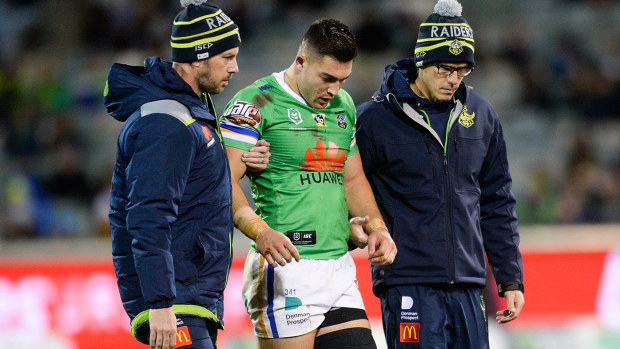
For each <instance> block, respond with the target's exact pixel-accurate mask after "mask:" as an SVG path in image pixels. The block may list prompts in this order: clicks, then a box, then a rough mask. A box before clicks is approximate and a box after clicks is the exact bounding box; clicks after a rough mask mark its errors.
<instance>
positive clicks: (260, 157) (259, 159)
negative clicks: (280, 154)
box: [241, 139, 271, 172]
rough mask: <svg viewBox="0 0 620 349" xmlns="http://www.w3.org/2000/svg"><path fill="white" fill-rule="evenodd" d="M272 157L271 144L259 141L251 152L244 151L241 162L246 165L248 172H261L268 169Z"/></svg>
mask: <svg viewBox="0 0 620 349" xmlns="http://www.w3.org/2000/svg"><path fill="white" fill-rule="evenodd" d="M270 157H271V153H270V152H269V142H267V141H266V140H264V139H259V140H258V142H256V145H255V146H254V147H252V148H251V149H250V150H249V151H243V154H242V155H241V161H243V162H244V163H245V165H246V167H247V170H248V171H250V172H260V171H263V170H265V169H266V168H267V165H268V164H269V158H270Z"/></svg>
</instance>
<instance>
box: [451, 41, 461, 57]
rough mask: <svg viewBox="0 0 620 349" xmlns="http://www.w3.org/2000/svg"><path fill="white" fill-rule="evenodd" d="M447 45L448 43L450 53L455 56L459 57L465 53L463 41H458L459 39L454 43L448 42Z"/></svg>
mask: <svg viewBox="0 0 620 349" xmlns="http://www.w3.org/2000/svg"><path fill="white" fill-rule="evenodd" d="M447 43H448V46H450V48H449V49H448V51H450V53H452V54H453V55H455V56H458V55H459V54H460V53H461V52H463V42H462V41H458V40H457V39H454V41H447Z"/></svg>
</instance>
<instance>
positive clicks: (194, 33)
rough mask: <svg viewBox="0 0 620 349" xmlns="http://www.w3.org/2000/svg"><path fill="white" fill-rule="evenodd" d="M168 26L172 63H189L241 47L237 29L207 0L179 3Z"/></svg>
mask: <svg viewBox="0 0 620 349" xmlns="http://www.w3.org/2000/svg"><path fill="white" fill-rule="evenodd" d="M181 5H182V6H183V7H184V8H183V10H181V12H179V14H178V15H177V16H176V17H175V19H174V22H173V23H172V35H171V36H170V46H171V47H172V61H174V62H181V63H190V62H193V61H198V60H202V59H207V58H209V57H213V56H214V55H216V54H218V53H220V52H223V51H226V50H229V49H231V48H233V47H238V46H240V45H241V36H240V35H239V27H238V26H237V25H236V24H235V22H233V20H232V19H231V18H230V17H228V16H227V15H226V14H225V13H224V12H223V11H222V10H221V9H220V8H219V7H217V6H216V5H213V4H210V3H208V2H207V0H181Z"/></svg>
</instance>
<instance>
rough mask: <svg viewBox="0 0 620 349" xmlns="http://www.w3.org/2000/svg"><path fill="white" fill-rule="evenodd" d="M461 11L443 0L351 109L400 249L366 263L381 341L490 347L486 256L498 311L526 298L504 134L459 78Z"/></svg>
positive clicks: (463, 65) (465, 62)
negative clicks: (409, 53) (409, 49)
mask: <svg viewBox="0 0 620 349" xmlns="http://www.w3.org/2000/svg"><path fill="white" fill-rule="evenodd" d="M461 11H462V7H461V5H460V4H459V3H458V2H457V1H456V0H439V1H438V2H437V5H436V6H435V10H434V13H432V14H431V15H430V16H429V17H428V18H427V19H426V21H425V22H423V23H422V24H421V25H420V32H419V35H418V40H417V43H416V47H415V57H413V58H408V59H403V60H400V61H398V62H396V63H394V64H392V65H390V66H387V67H386V68H385V71H384V75H383V76H384V80H383V83H382V85H381V87H380V88H379V90H378V91H377V92H376V93H375V95H374V96H373V97H372V100H371V101H368V102H366V103H363V104H362V105H360V106H358V108H357V115H358V120H357V142H358V147H359V152H360V155H361V157H362V164H363V167H364V171H365V173H366V177H367V178H368V181H369V182H370V184H371V187H372V189H373V191H374V194H375V197H376V200H377V204H378V205H379V209H380V210H381V213H382V215H383V218H384V220H385V223H386V224H387V227H388V230H389V231H390V233H391V234H392V236H393V240H394V242H395V243H396V246H397V248H398V251H399V253H398V256H397V257H396V259H395V261H394V263H393V264H392V265H388V266H372V279H373V291H374V293H375V294H376V295H377V296H379V297H380V298H381V308H382V313H383V325H384V331H385V336H386V340H387V342H388V348H476V349H481V348H489V339H488V325H487V318H486V313H485V303H484V297H483V294H482V289H483V288H484V286H485V282H486V276H487V275H486V274H487V273H486V265H487V259H488V262H489V264H490V266H491V269H492V272H493V274H494V276H495V280H496V281H497V286H498V291H499V295H500V296H502V297H504V298H505V299H506V302H507V307H506V309H505V310H502V311H499V312H497V314H496V318H495V320H496V321H497V322H499V323H506V322H509V321H512V320H514V319H515V318H516V317H517V316H518V315H519V313H520V312H521V309H522V307H523V304H524V297H523V266H522V261H521V253H520V251H519V233H518V230H517V217H516V214H515V198H514V196H513V194H512V192H511V184H512V179H511V176H510V173H509V171H508V161H507V155H506V144H505V142H504V137H503V132H502V127H501V125H500V120H499V117H498V116H497V114H496V112H495V110H494V109H493V106H492V105H491V104H490V103H489V102H488V101H487V100H486V99H484V98H483V97H481V96H480V95H478V94H476V93H474V92H472V91H471V90H470V89H469V88H468V87H467V86H466V85H465V84H464V82H463V79H464V78H465V77H466V76H467V75H469V74H470V73H471V72H472V70H473V67H474V64H475V62H474V43H475V42H474V36H473V30H472V29H471V27H470V26H469V24H468V23H467V21H466V20H465V19H464V18H463V17H461Z"/></svg>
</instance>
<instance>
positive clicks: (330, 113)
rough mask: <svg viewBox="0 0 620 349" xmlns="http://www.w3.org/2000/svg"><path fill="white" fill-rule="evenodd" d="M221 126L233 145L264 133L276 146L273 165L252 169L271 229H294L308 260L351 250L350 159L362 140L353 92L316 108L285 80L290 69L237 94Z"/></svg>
mask: <svg viewBox="0 0 620 349" xmlns="http://www.w3.org/2000/svg"><path fill="white" fill-rule="evenodd" d="M220 128H221V131H222V136H223V137H224V143H225V144H226V146H229V147H235V148H239V149H244V150H249V149H250V148H251V147H253V146H254V144H256V142H257V141H258V139H260V138H262V139H265V140H266V141H267V142H269V143H270V144H271V148H270V150H269V151H270V152H271V158H270V160H269V165H268V166H267V169H266V170H265V171H262V172H260V173H249V172H248V173H247V175H248V178H249V181H250V185H251V188H252V194H253V199H254V202H255V203H256V207H257V210H256V213H257V214H258V215H259V216H260V217H261V218H263V219H264V220H265V221H266V222H267V224H269V226H270V227H272V228H273V229H276V230H278V231H281V232H283V233H285V234H287V236H288V237H289V238H290V239H291V241H292V242H293V244H295V247H297V249H298V251H299V253H300V255H301V257H302V258H309V259H334V258H338V257H340V256H342V255H343V254H344V253H346V252H347V250H348V248H347V241H348V238H349V228H348V219H347V218H348V210H347V204H346V198H345V194H344V165H345V162H346V159H347V157H348V156H350V155H352V154H354V153H355V152H356V151H357V145H356V143H355V105H354V104H353V100H352V99H351V96H350V95H349V94H348V93H347V92H346V91H344V90H342V89H341V90H340V92H339V93H338V95H337V96H336V97H335V98H334V99H332V100H331V101H330V102H329V104H328V105H327V107H326V108H325V109H314V108H312V107H311V106H309V105H308V104H307V103H306V102H305V100H304V99H303V98H302V97H301V96H299V95H298V94H296V93H295V92H294V91H293V90H292V89H291V88H290V87H289V86H288V85H287V84H286V83H285V82H284V72H283V71H282V72H280V73H274V74H273V75H270V76H267V77H264V78H262V79H259V80H257V81H256V82H254V83H253V84H252V85H249V86H248V87H246V88H244V89H242V90H241V91H239V92H238V93H237V94H236V95H235V96H234V97H233V98H232V100H231V101H230V102H229V103H228V105H227V106H226V109H225V112H224V115H222V118H221V119H220ZM252 248H254V243H252Z"/></svg>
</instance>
